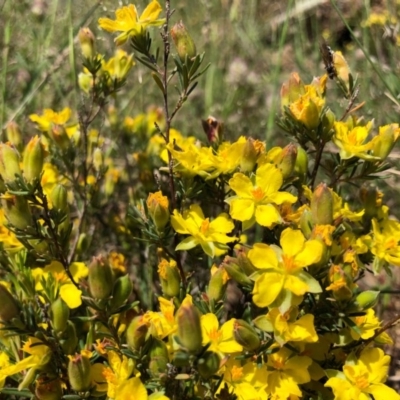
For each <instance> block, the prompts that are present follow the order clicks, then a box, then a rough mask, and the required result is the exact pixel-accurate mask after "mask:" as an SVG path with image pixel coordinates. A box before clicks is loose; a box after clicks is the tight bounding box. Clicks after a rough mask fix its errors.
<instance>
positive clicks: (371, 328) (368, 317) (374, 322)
mask: <svg viewBox="0 0 400 400" xmlns="http://www.w3.org/2000/svg"><path fill="white" fill-rule="evenodd" d="M351 320H352V321H353V322H354V323H355V324H356V325H357V328H358V330H359V333H358V332H356V331H355V330H354V329H350V334H351V337H352V338H353V339H354V340H359V339H360V338H361V339H364V340H366V339H370V338H371V337H372V336H374V334H375V331H376V330H377V329H379V328H380V327H381V322H380V321H379V318H378V317H376V316H375V311H374V310H373V309H372V308H369V309H368V310H367V313H366V314H365V315H362V316H359V317H352V318H351ZM385 333H386V332H384V334H385ZM379 336H380V335H379ZM379 336H378V338H379ZM383 339H384V340H387V339H389V341H390V340H391V339H390V336H389V335H387V334H386V335H385V336H384V338H383Z"/></svg>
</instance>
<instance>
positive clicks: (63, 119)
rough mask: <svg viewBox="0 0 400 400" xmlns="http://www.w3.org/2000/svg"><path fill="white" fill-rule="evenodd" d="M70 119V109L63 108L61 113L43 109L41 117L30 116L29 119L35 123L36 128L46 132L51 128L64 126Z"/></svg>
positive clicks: (36, 115)
mask: <svg viewBox="0 0 400 400" xmlns="http://www.w3.org/2000/svg"><path fill="white" fill-rule="evenodd" d="M70 117H71V109H70V108H69V107H65V108H64V109H63V110H62V111H59V112H56V111H53V110H52V109H49V108H45V109H44V110H43V115H38V114H31V115H30V116H29V119H30V120H31V121H33V122H36V123H37V125H38V128H39V129H40V130H41V131H43V132H47V131H48V130H49V129H50V128H51V126H52V125H53V124H54V125H65V124H66V123H67V121H68V120H69V119H70Z"/></svg>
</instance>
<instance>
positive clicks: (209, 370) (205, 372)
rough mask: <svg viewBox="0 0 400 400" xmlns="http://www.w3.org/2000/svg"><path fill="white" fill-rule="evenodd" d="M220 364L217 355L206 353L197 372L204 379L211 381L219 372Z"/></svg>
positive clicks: (199, 363)
mask: <svg viewBox="0 0 400 400" xmlns="http://www.w3.org/2000/svg"><path fill="white" fill-rule="evenodd" d="M220 363H221V359H220V357H219V355H218V354H217V353H214V352H213V351H206V352H205V353H204V354H203V356H202V357H201V358H200V359H199V361H198V363H197V370H198V371H199V374H200V375H201V376H202V377H203V378H204V379H210V378H211V377H212V376H213V375H214V374H215V373H217V371H218V370H219V366H220Z"/></svg>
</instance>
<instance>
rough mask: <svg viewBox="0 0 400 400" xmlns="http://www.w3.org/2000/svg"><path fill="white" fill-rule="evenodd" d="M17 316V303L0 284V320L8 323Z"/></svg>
mask: <svg viewBox="0 0 400 400" xmlns="http://www.w3.org/2000/svg"><path fill="white" fill-rule="evenodd" d="M18 314H19V308H18V305H17V302H16V301H15V299H14V297H13V296H12V295H11V293H10V292H9V291H8V290H7V288H6V287H5V286H3V285H2V284H0V320H1V321H4V322H8V321H10V320H12V319H13V318H15V317H17V316H18Z"/></svg>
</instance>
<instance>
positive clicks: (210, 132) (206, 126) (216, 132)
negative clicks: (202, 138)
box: [201, 115, 224, 143]
mask: <svg viewBox="0 0 400 400" xmlns="http://www.w3.org/2000/svg"><path fill="white" fill-rule="evenodd" d="M201 124H202V126H203V130H204V132H205V134H206V135H207V139H208V141H209V142H210V143H220V142H222V138H223V131H224V124H223V123H222V122H219V121H218V120H217V119H216V118H214V117H212V116H211V115H210V116H209V117H208V118H207V119H206V120H202V121H201Z"/></svg>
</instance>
